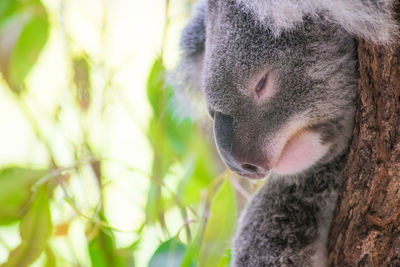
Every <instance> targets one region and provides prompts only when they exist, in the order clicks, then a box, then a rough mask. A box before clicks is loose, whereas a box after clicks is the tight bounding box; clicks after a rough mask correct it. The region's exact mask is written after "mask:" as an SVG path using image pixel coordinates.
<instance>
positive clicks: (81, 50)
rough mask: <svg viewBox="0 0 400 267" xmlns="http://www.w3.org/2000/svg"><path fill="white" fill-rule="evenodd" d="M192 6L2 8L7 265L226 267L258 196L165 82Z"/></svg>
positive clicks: (80, 1)
mask: <svg viewBox="0 0 400 267" xmlns="http://www.w3.org/2000/svg"><path fill="white" fill-rule="evenodd" d="M193 2H194V1H191V0H170V1H168V0H167V1H166V0H146V1H143V0H140V1H139V0H0V71H1V80H0V125H1V126H0V127H1V130H0V167H1V168H0V266H1V267H4V266H7V267H8V266H96V267H97V266H138V267H146V266H149V267H157V266H160V267H175V266H192V267H195V266H206V267H214V266H216V267H218V266H221V267H222V266H229V261H230V239H231V236H232V234H233V232H234V229H235V222H236V219H237V216H238V215H237V214H238V211H239V210H240V209H241V207H242V206H243V203H244V202H245V199H246V198H247V197H248V196H249V194H250V193H249V192H250V191H252V188H251V186H249V185H244V184H243V181H242V180H241V179H240V178H238V177H235V176H234V175H233V174H231V173H230V172H229V171H226V170H225V168H224V167H223V165H222V164H221V162H220V161H219V158H218V155H217V153H216V152H215V149H214V145H213V140H212V132H211V128H210V127H209V125H208V124H207V121H208V119H207V118H206V115H200V116H198V117H197V118H196V121H195V120H194V118H190V117H185V114H176V113H177V107H176V105H177V104H176V102H175V101H171V99H172V97H173V96H172V95H173V92H174V91H173V88H172V87H171V86H168V85H166V82H165V75H166V73H167V71H170V70H173V69H174V67H175V66H176V64H177V61H178V59H179V50H178V42H179V35H180V32H181V30H182V28H183V27H184V25H185V23H186V22H187V19H188V16H189V14H190V10H191V7H192V4H193Z"/></svg>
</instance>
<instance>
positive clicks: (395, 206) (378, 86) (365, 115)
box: [329, 1, 400, 267]
mask: <svg viewBox="0 0 400 267" xmlns="http://www.w3.org/2000/svg"><path fill="white" fill-rule="evenodd" d="M399 2H400V1H399ZM397 9H398V10H397V11H399V9H400V5H398V8H397ZM397 14H399V12H397ZM399 21H400V20H399ZM358 53H359V54H358V56H359V60H360V81H359V86H358V93H359V96H358V111H357V115H356V126H355V130H354V139H353V143H352V146H351V150H350V154H349V157H348V163H347V166H346V168H345V171H344V180H343V184H342V189H341V190H342V191H341V192H342V193H341V196H340V197H339V201H338V206H337V208H336V211H335V218H334V220H333V223H332V229H331V233H330V238H329V252H330V254H329V265H330V266H378V267H379V266H400V46H397V47H394V48H391V49H389V48H383V47H378V46H376V45H373V44H370V43H367V42H360V43H359V45H358Z"/></svg>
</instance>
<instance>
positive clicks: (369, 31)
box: [236, 0, 398, 44]
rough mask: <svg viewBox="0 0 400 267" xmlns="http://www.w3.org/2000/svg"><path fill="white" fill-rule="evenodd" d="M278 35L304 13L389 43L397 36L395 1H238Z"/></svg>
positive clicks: (303, 15)
mask: <svg viewBox="0 0 400 267" xmlns="http://www.w3.org/2000/svg"><path fill="white" fill-rule="evenodd" d="M236 1H237V3H239V4H242V5H243V6H244V7H245V8H246V9H247V10H249V11H250V12H252V13H253V14H254V15H255V16H256V18H257V19H258V20H260V22H261V23H262V24H264V25H265V26H267V27H268V28H269V29H270V30H271V31H272V32H273V33H274V35H275V36H278V35H279V34H280V33H281V32H282V31H285V30H290V29H292V28H295V27H296V26H298V25H299V24H300V23H301V22H302V21H303V18H304V17H305V16H310V17H313V18H319V17H321V16H323V17H324V18H325V19H328V20H330V21H332V22H333V23H336V24H338V25H340V26H341V27H343V28H344V29H345V30H346V31H348V32H349V33H350V34H353V35H355V36H356V37H358V38H362V39H366V40H369V41H373V42H376V43H379V44H388V43H390V42H392V41H393V40H394V37H395V36H396V35H398V25H396V23H395V20H394V19H393V14H392V12H391V8H392V5H393V1H392V0H381V1H376V2H377V3H376V4H371V3H372V2H373V1H361V0H336V1H330V0H308V1H305V0H303V1H301V0H297V1H296V0H236Z"/></svg>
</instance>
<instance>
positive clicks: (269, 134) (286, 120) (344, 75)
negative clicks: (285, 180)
mask: <svg viewBox="0 0 400 267" xmlns="http://www.w3.org/2000/svg"><path fill="white" fill-rule="evenodd" d="M241 2H243V1H235V0H224V1H222V0H221V1H219V0H208V1H201V2H200V3H199V4H198V11H197V13H196V14H195V15H194V16H193V18H192V20H191V22H190V23H189V25H188V26H187V27H186V29H185V31H184V34H183V39H182V42H181V46H182V49H183V57H184V59H183V61H182V62H185V64H191V65H190V66H185V65H183V67H182V69H185V68H187V69H190V75H192V76H193V75H195V76H197V77H198V78H197V79H192V80H196V81H198V83H199V85H197V86H198V87H199V89H201V91H202V92H203V94H204V96H205V99H206V104H207V108H208V111H209V113H210V115H211V117H212V119H213V123H214V134H215V141H216V144H217V147H218V151H219V153H220V155H221V157H222V158H223V160H224V161H225V163H226V165H227V166H228V167H229V168H230V169H231V170H233V171H234V172H236V173H238V174H239V175H242V176H246V177H249V178H262V177H264V176H266V174H267V173H268V172H269V171H274V172H275V173H278V174H282V175H295V174H298V173H302V172H305V171H307V170H308V169H310V168H311V167H312V166H314V165H316V164H321V163H322V164H323V163H327V162H329V161H331V160H332V159H334V158H336V157H337V156H339V155H341V154H343V153H344V151H345V150H346V148H347V146H348V143H349V140H350V137H351V133H352V127H353V118H354V112H355V96H356V85H357V80H358V74H357V66H356V63H357V60H356V49H355V41H354V38H353V37H352V36H351V35H350V34H348V33H347V32H346V31H345V30H343V29H342V28H341V27H340V26H338V25H335V24H334V23H331V22H329V21H324V19H323V18H319V19H318V20H316V19H315V18H313V17H308V18H307V17H305V18H304V20H303V21H302V22H301V24H299V25H297V26H296V27H295V28H291V29H288V30H285V31H282V32H280V33H279V34H278V35H277V34H276V33H275V32H273V31H272V30H271V28H269V27H268V25H267V24H266V23H265V22H262V21H260V20H258V19H257V17H255V16H254V15H253V14H252V13H251V12H249V11H248V10H247V9H246V8H245V7H244V6H243V5H242V4H241ZM193 66H196V67H193ZM193 70H195V71H193Z"/></svg>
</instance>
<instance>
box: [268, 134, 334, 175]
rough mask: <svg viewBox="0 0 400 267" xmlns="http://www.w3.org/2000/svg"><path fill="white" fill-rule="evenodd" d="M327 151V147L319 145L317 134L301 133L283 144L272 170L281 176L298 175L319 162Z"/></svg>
mask: <svg viewBox="0 0 400 267" xmlns="http://www.w3.org/2000/svg"><path fill="white" fill-rule="evenodd" d="M328 150H329V146H328V145H323V144H321V141H320V136H319V134H317V133H313V132H302V133H300V134H299V135H296V136H294V137H291V138H290V140H288V142H287V143H286V144H285V146H284V149H283V151H282V153H281V155H280V157H279V160H278V163H277V165H276V166H275V167H274V170H275V172H276V173H278V174H283V175H285V174H289V175H290V174H296V173H300V172H302V171H304V170H306V169H308V168H309V167H311V166H312V165H313V164H314V163H316V162H317V161H318V160H320V159H321V158H322V157H323V156H324V155H325V154H326V153H327V152H328Z"/></svg>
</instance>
